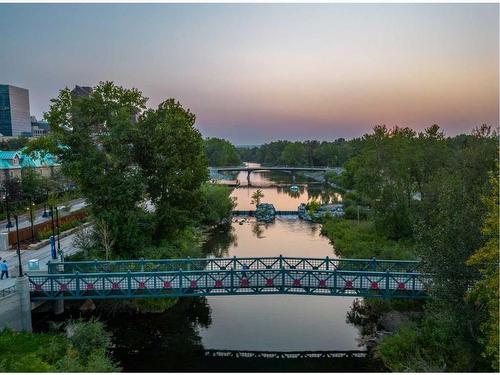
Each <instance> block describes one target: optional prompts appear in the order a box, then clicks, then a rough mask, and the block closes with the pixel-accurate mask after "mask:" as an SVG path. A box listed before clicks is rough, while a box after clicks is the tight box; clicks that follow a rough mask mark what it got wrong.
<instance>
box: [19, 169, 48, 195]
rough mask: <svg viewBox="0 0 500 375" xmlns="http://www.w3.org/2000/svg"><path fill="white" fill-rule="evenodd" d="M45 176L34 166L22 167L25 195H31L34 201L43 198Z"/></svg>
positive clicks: (22, 183)
mask: <svg viewBox="0 0 500 375" xmlns="http://www.w3.org/2000/svg"><path fill="white" fill-rule="evenodd" d="M44 180H45V178H43V177H42V176H40V174H38V173H36V172H35V171H34V170H33V168H30V167H25V168H22V169H21V187H22V193H23V196H24V197H26V198H27V197H30V198H31V199H33V200H34V201H38V200H40V199H43V198H42V197H43V196H44V194H43V193H44V192H43V188H44V186H45V181H44Z"/></svg>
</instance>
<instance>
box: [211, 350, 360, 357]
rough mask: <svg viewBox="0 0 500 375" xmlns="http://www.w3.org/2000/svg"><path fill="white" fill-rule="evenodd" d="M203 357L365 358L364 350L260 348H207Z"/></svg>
mask: <svg viewBox="0 0 500 375" xmlns="http://www.w3.org/2000/svg"><path fill="white" fill-rule="evenodd" d="M204 355H205V357H211V358H239V359H242V358H252V359H255V358H265V359H295V358H300V359H305V358H308V359H313V358H365V357H366V356H367V355H368V351H366V350H343V351H339V350H315V351H289V352H280V351H267V350H266V351H262V350H259V351H257V350H218V349H207V350H205V351H204Z"/></svg>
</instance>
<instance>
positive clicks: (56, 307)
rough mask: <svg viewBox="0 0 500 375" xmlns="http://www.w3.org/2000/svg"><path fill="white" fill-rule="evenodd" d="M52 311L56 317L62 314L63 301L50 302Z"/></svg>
mask: <svg viewBox="0 0 500 375" xmlns="http://www.w3.org/2000/svg"><path fill="white" fill-rule="evenodd" d="M52 311H53V312H54V314H56V315H61V314H62V313H64V300H62V299H58V300H55V301H53V302H52Z"/></svg>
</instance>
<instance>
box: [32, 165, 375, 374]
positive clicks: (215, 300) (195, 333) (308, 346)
mask: <svg viewBox="0 0 500 375" xmlns="http://www.w3.org/2000/svg"><path fill="white" fill-rule="evenodd" d="M236 178H237V179H239V180H240V181H241V182H242V184H243V185H240V186H239V187H237V188H235V189H233V191H232V193H231V195H232V196H233V197H234V198H235V199H236V202H237V209H238V210H249V209H252V208H253V207H254V206H253V205H252V203H251V195H252V193H253V192H254V191H255V190H256V189H261V190H262V191H263V194H264V198H263V199H262V201H263V202H268V203H273V204H274V205H275V207H276V209H278V210H295V209H296V208H297V206H298V205H299V203H301V202H306V201H308V200H311V199H320V200H323V201H325V200H327V199H328V200H336V201H340V200H341V196H340V195H339V194H337V193H335V192H327V191H325V190H324V189H323V188H322V186H321V185H318V184H317V183H314V182H313V181H307V179H304V178H297V179H296V183H297V184H298V185H299V186H300V189H299V192H298V193H291V192H290V190H289V184H290V183H291V178H290V176H289V175H287V174H285V173H279V172H273V173H272V174H271V173H270V172H261V173H252V178H251V185H252V186H246V172H243V173H240V174H239V175H238V176H237V177H236ZM286 183H288V186H283V184H286ZM277 184H278V185H279V186H276V185H277ZM203 251H204V254H205V255H206V256H216V257H232V256H242V257H253V256H256V257H257V256H278V255H280V254H281V255H284V256H298V257H300V256H304V257H326V256H330V257H334V256H335V251H334V248H333V247H332V245H331V244H330V243H329V241H328V239H327V238H326V237H323V236H321V234H320V225H319V224H312V223H308V222H304V221H302V220H299V219H298V218H296V217H289V218H281V217H277V218H276V220H275V221H274V222H273V223H269V224H260V223H257V222H256V221H255V219H253V218H246V219H242V218H234V219H233V222H232V223H231V225H228V226H227V227H226V228H216V229H214V230H212V231H211V232H210V233H208V236H207V239H206V241H205V243H204V245H203ZM352 302H353V298H349V297H331V296H299V295H297V296H294V295H286V296H274V295H268V296H257V295H250V296H220V297H216V296H214V297H206V298H186V299H183V300H181V301H180V303H178V304H177V305H176V306H174V307H173V308H172V309H170V310H169V311H167V312H165V313H160V314H142V315H141V314H129V315H124V314H123V313H118V314H115V315H114V316H112V317H110V316H106V315H104V316H102V317H101V318H102V319H104V320H105V321H106V324H107V326H108V329H109V330H110V331H111V332H112V334H113V340H114V342H115V348H114V350H113V354H114V356H115V357H116V359H118V360H119V361H120V362H121V364H122V366H123V369H124V371H166V372H168V371H228V370H236V371H242V370H248V371H275V370H286V371H295V370H296V371H301V370H302V371H306V370H307V371H365V370H369V371H377V370H378V369H379V367H378V366H379V365H378V364H377V363H375V362H373V361H371V360H363V361H360V360H358V359H350V360H335V359H329V360H321V361H318V360H307V359H301V360H298V359H297V360H288V361H286V360H285V361H280V360H250V359H247V360H232V359H219V360H207V359H206V358H204V357H203V356H200V354H199V353H201V352H203V350H207V349H224V350H253V351H284V352H289V351H351V350H364V349H365V348H364V347H363V346H360V345H359V344H358V338H359V335H360V333H359V331H358V329H357V328H356V327H355V326H353V325H351V324H349V323H347V322H346V314H347V312H348V311H349V310H350V307H351V305H352ZM68 314H69V316H75V315H74V314H73V315H71V312H69V313H66V314H65V315H66V317H68ZM45 319H46V318H45ZM40 320H41V319H40Z"/></svg>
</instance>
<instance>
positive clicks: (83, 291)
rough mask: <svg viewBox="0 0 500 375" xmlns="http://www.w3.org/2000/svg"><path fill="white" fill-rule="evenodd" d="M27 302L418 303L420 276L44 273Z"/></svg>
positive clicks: (424, 279) (424, 282)
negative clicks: (293, 297) (268, 297)
mask: <svg viewBox="0 0 500 375" xmlns="http://www.w3.org/2000/svg"><path fill="white" fill-rule="evenodd" d="M29 281H30V290H31V297H32V299H33V300H51V299H52V300H53V299H86V298H92V299H110V298H165V297H183V296H210V295H245V294H313V295H334V296H352V297H354V296H362V297H383V298H424V297H426V296H427V290H428V286H429V284H430V282H431V276H430V275H428V274H421V273H406V272H389V271H387V272H373V271H342V270H336V269H334V270H312V269H285V268H281V269H269V270H268V269H237V270H215V271H211V270H196V271H182V270H179V271H169V272H125V273H123V272H121V273H120V272H113V273H75V274H45V275H31V276H30V277H29Z"/></svg>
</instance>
